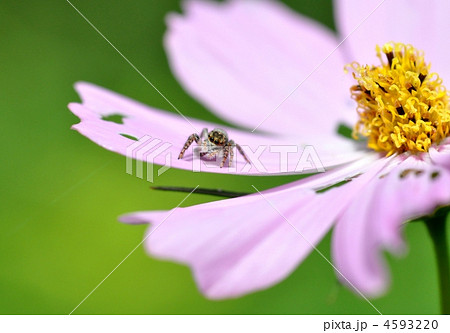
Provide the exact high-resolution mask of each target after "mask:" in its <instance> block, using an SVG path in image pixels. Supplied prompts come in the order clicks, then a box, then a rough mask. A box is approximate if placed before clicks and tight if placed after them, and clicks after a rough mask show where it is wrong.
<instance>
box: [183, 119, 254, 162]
mask: <svg viewBox="0 0 450 333" xmlns="http://www.w3.org/2000/svg"><path fill="white" fill-rule="evenodd" d="M194 141H195V142H196V143H197V144H198V145H199V146H200V147H201V150H200V157H204V158H206V159H208V160H212V159H215V158H216V156H217V155H218V154H219V153H220V152H221V151H222V150H223V159H222V163H220V167H221V168H222V167H223V166H224V164H225V161H226V160H227V158H228V156H230V158H229V159H228V167H231V163H232V162H233V157H234V151H233V149H234V147H236V148H237V150H238V151H239V152H240V153H241V155H242V156H243V157H244V159H245V160H246V161H247V163H250V160H249V159H248V158H247V156H246V155H245V153H244V151H243V150H242V148H241V146H239V145H238V144H237V143H235V142H234V141H233V140H228V134H227V132H225V131H224V130H223V129H221V128H215V129H213V130H212V131H211V132H209V133H208V129H207V128H204V129H203V130H202V133H201V134H200V136H199V135H198V134H196V133H194V134H192V135H190V136H189V138H188V139H187V140H186V143H185V144H184V147H183V149H181V152H180V155H179V156H178V159H180V158H183V156H184V153H185V151H186V150H187V149H188V148H189V146H190V145H191V144H192V142H194Z"/></svg>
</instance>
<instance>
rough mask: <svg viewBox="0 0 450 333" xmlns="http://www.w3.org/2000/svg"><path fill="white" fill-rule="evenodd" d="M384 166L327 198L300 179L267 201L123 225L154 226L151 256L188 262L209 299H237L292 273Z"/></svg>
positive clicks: (220, 204)
mask: <svg viewBox="0 0 450 333" xmlns="http://www.w3.org/2000/svg"><path fill="white" fill-rule="evenodd" d="M386 161H387V160H382V161H380V162H377V163H375V165H372V168H371V170H370V171H369V172H367V173H366V174H364V175H362V176H361V177H359V178H357V179H356V180H354V181H352V182H350V183H349V184H348V185H345V186H341V187H338V188H335V189H331V190H329V191H327V192H325V193H322V194H315V193H314V192H312V191H311V190H308V189H304V188H302V187H301V186H298V184H299V182H296V183H292V184H290V186H283V187H282V188H280V189H279V190H278V191H277V190H274V189H272V190H269V191H265V192H263V196H261V195H260V194H252V195H248V196H245V197H240V198H236V199H229V200H222V201H216V202H212V203H207V204H202V205H198V206H192V207H188V208H178V209H175V210H172V211H171V212H138V213H133V214H129V215H125V216H123V217H121V221H122V222H126V223H152V224H153V227H152V228H151V229H150V230H149V233H150V234H148V239H146V248H147V250H148V251H149V253H150V254H152V255H154V256H156V257H159V258H163V259H170V260H175V261H178V262H182V263H186V264H188V265H189V266H190V267H191V268H192V269H193V272H194V276H195V279H196V281H197V284H198V285H199V288H200V290H201V291H202V292H203V293H204V294H205V295H207V296H208V297H209V298H213V299H221V298H228V297H237V296H240V295H243V294H246V293H249V292H252V291H256V290H260V289H264V288H267V287H269V286H271V285H273V284H275V283H277V282H279V281H280V280H282V279H284V278H285V277H286V276H287V275H288V274H290V273H291V272H292V270H294V269H295V267H296V266H297V265H298V264H299V263H300V262H301V261H302V260H303V259H304V258H305V257H306V256H307V255H308V254H309V253H310V252H311V250H312V249H313V246H314V245H315V244H317V243H318V242H319V241H320V239H321V238H322V237H323V235H324V234H325V233H326V232H327V230H328V229H329V228H330V227H331V225H332V223H333V222H334V220H335V219H336V217H337V216H338V215H339V214H340V213H341V212H342V210H343V209H344V208H345V206H346V205H347V204H348V203H349V202H350V201H351V200H352V199H353V197H354V195H355V194H356V193H359V192H360V191H361V189H362V188H363V187H364V186H365V184H366V183H367V182H368V181H369V180H370V179H371V178H372V177H373V176H374V175H375V174H376V173H377V172H378V171H379V170H380V168H382V167H383V166H384V164H386ZM280 213H281V214H280ZM284 217H285V218H286V220H285V219H284ZM290 223H292V225H290Z"/></svg>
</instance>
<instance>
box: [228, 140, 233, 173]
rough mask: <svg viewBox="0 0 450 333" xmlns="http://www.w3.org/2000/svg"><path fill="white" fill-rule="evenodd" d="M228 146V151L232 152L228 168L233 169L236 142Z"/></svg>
mask: <svg viewBox="0 0 450 333" xmlns="http://www.w3.org/2000/svg"><path fill="white" fill-rule="evenodd" d="M227 145H228V147H229V148H228V150H229V151H230V158H229V159H228V167H229V168H231V165H232V163H233V158H234V142H233V141H231V142H229V143H228V144H227Z"/></svg>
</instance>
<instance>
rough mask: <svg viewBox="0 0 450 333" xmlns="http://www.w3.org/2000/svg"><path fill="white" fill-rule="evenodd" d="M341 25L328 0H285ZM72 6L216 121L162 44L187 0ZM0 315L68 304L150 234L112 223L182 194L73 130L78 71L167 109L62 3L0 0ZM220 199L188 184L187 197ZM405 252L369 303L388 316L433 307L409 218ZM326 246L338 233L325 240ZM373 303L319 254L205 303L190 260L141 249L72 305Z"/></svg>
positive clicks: (251, 309) (191, 180)
mask: <svg viewBox="0 0 450 333" xmlns="http://www.w3.org/2000/svg"><path fill="white" fill-rule="evenodd" d="M285 2H286V3H287V4H288V5H289V6H290V7H291V8H293V9H295V10H296V11H298V12H302V13H304V14H306V15H308V16H311V17H313V18H315V19H317V20H319V21H321V22H323V23H324V24H326V25H328V26H329V27H330V28H334V24H333V14H332V5H331V1H316V0H310V1H294V0H292V1H285ZM73 4H74V5H75V6H76V7H78V9H79V10H80V11H81V12H82V13H83V14H84V15H86V17H87V18H88V19H90V20H91V21H92V23H93V24H94V25H95V26H97V28H98V29H99V30H100V31H101V32H102V33H103V34H104V35H105V36H106V37H107V38H109V39H110V41H111V42H112V43H113V44H114V45H115V46H116V47H117V48H118V49H119V50H120V51H121V52H122V53H123V54H124V55H125V56H126V57H128V58H129V60H130V61H131V62H132V63H133V64H134V65H135V66H136V67H137V68H138V69H139V70H140V71H141V72H142V73H143V74H144V75H145V76H147V77H148V78H149V79H150V80H151V81H152V82H153V83H154V84H155V85H156V86H157V87H158V89H160V90H161V91H162V92H163V93H164V94H165V95H166V96H167V97H168V98H169V100H170V101H172V102H173V103H174V104H175V105H176V106H177V107H178V108H179V109H180V110H182V112H183V113H184V114H185V115H188V116H193V117H198V118H202V119H206V120H210V121H214V122H216V123H221V121H220V120H219V119H217V118H216V117H215V116H213V115H212V114H211V113H210V112H209V111H208V110H206V109H205V108H204V107H203V106H202V105H200V104H199V103H198V102H196V101H195V100H194V99H192V98H191V97H190V96H189V95H188V94H187V93H186V92H185V91H184V90H183V89H182V88H181V86H180V85H179V84H178V83H177V81H176V80H175V78H174V77H173V75H172V73H171V71H170V69H169V67H168V63H167V59H166V56H165V53H164V50H163V47H162V38H163V35H164V31H165V24H164V17H165V16H166V14H167V13H168V12H170V11H180V1H179V0H171V1H168V0H164V1H163V0H148V1H144V0H139V1H109V0H101V1H100V0H96V1H87V0H83V1H81V0H74V1H73ZM0 42H1V46H0V66H1V80H0V110H1V115H2V118H1V132H0V133H1V145H2V147H1V154H2V163H1V164H0V177H1V188H2V190H1V193H2V198H1V201H0V202H1V211H0V220H1V225H0V313H2V314H68V313H70V312H71V311H72V310H73V309H74V308H75V307H76V306H77V305H78V304H79V303H80V302H81V301H82V300H83V299H84V298H85V297H86V296H87V295H88V294H89V293H90V292H91V291H92V289H93V288H94V287H95V286H96V285H97V284H98V283H100V282H101V281H102V280H103V279H104V278H105V277H106V276H107V275H108V274H109V273H110V272H111V271H112V270H113V268H114V267H116V265H118V264H119V262H120V261H121V260H122V259H123V258H124V257H125V256H126V255H127V254H128V253H129V252H130V251H131V250H132V249H133V248H134V247H135V246H136V245H137V244H138V243H139V242H140V241H141V240H142V237H143V234H144V231H145V228H146V227H145V226H129V225H123V224H120V223H119V222H117V216H118V215H120V214H123V213H126V212H132V211H135V210H151V209H170V208H172V207H174V206H176V205H177V204H178V203H179V202H180V201H181V200H182V199H183V198H184V196H185V195H184V194H181V193H161V192H159V193H157V192H154V191H151V190H150V189H149V183H147V182H145V181H144V180H141V179H139V178H136V177H134V176H132V175H128V174H126V172H125V157H123V156H119V155H117V154H114V153H112V152H109V151H106V150H104V149H102V148H100V147H99V146H97V145H95V144H94V143H92V142H90V141H89V140H88V139H86V138H84V137H83V136H81V135H80V134H78V133H77V132H75V131H73V130H71V129H70V127H71V125H72V124H74V123H76V122H78V120H77V118H76V117H75V116H73V115H72V114H71V113H70V112H69V110H68V109H67V104H68V103H69V102H71V101H78V96H77V94H76V93H75V92H74V90H73V84H74V82H76V81H79V80H83V81H89V82H93V83H96V84H98V85H101V86H104V87H107V88H110V89H112V90H114V91H117V92H120V93H122V94H124V95H127V96H130V97H132V98H135V99H137V100H139V101H142V102H144V103H147V104H149V105H151V106H154V107H157V108H161V109H166V110H171V108H170V107H169V105H168V104H167V102H166V101H164V100H163V99H162V98H161V96H159V95H158V94H157V93H156V91H155V90H154V89H153V88H152V87H150V86H149V85H148V84H147V83H146V82H145V81H144V80H143V79H142V78H141V77H140V76H139V75H138V74H137V73H136V72H135V71H134V70H133V69H132V68H131V67H130V65H129V64H127V63H126V62H125V61H124V60H123V59H122V58H121V57H120V56H119V55H118V53H117V52H116V51H114V50H113V48H111V46H110V45H108V44H107V42H106V41H105V40H103V39H102V38H101V37H100V36H99V35H98V34H97V33H96V32H95V31H94V30H93V29H92V28H91V27H90V26H89V25H88V24H87V23H86V22H85V21H84V20H83V19H82V18H81V17H80V15H79V14H78V13H77V12H76V11H75V10H74V9H73V8H72V7H71V6H70V5H69V4H68V3H67V2H66V1H64V0H54V1H49V0H47V1H12V0H10V1H5V0H3V1H1V2H0ZM294 179H296V177H292V176H290V177H242V176H227V175H215V174H192V173H190V172H188V171H180V170H174V169H171V170H169V171H168V172H167V173H165V174H164V176H162V177H160V178H157V179H156V183H155V185H179V186H196V185H197V184H200V186H201V187H217V188H225V189H229V190H235V191H251V187H250V186H251V184H255V186H257V187H258V188H259V189H265V188H270V187H273V186H275V185H278V184H282V183H286V182H289V181H292V180H294ZM211 200H216V198H214V197H208V196H201V195H192V196H190V197H189V198H188V199H187V200H186V202H184V204H183V206H190V205H193V204H197V203H201V202H207V201H211ZM406 238H407V240H408V243H409V247H410V251H409V254H408V255H407V256H406V257H404V258H402V259H395V258H389V263H390V268H391V270H392V276H393V285H392V288H391V290H390V292H389V293H388V294H387V295H386V296H384V297H382V298H379V299H376V300H373V303H374V304H375V306H376V307H377V308H378V309H379V310H380V311H381V312H383V313H384V314H419V313H422V314H431V313H437V312H438V295H437V285H436V269H435V262H434V257H433V253H432V250H431V244H430V241H429V239H428V235H427V234H426V230H425V228H424V227H423V225H422V224H420V223H413V224H410V225H408V227H407V228H406ZM319 249H320V250H321V251H322V252H323V253H324V254H325V255H326V256H327V257H330V235H328V236H327V237H326V238H325V239H324V240H323V241H322V242H321V244H320V245H319ZM228 313H230V314H231V313H233V314H375V313H376V312H375V311H374V310H373V309H372V308H371V306H370V305H369V304H368V303H366V302H365V301H364V300H362V299H361V298H359V297H358V296H356V295H354V294H353V293H351V292H350V291H349V290H347V289H345V288H342V287H339V286H338V284H337V283H336V279H335V275H334V272H333V270H332V268H331V267H330V266H329V264H328V263H327V262H326V261H325V260H323V258H321V257H320V256H319V255H318V254H317V253H314V252H313V253H312V254H311V255H310V256H309V257H308V258H307V259H306V260H305V262H304V263H303V264H302V265H301V266H300V267H299V268H298V269H297V270H296V271H295V272H294V273H293V274H292V275H291V276H290V277H288V278H287V279H286V280H285V281H284V282H282V283H280V284H278V285H276V286H274V287H272V288H270V289H268V290H266V291H262V292H258V293H254V294H251V295H248V296H245V297H242V298H240V299H236V300H226V301H209V300H206V299H205V298H204V297H202V295H201V294H200V293H199V292H198V290H197V288H196V286H195V284H194V282H193V280H192V278H191V273H190V271H189V269H188V268H187V267H184V266H181V265H178V264H174V263H170V262H162V261H158V260H154V259H152V258H150V257H148V256H147V255H146V254H145V252H144V250H143V249H142V247H139V248H138V249H137V250H136V251H135V252H134V253H133V254H132V255H131V256H130V257H129V258H128V259H127V260H126V261H125V262H124V263H123V264H122V265H121V266H120V267H119V268H118V269H117V270H116V271H115V272H114V273H113V274H112V275H111V276H110V277H109V278H108V279H107V280H106V281H105V282H104V283H103V284H102V285H101V286H100V287H99V288H98V289H97V290H96V291H95V292H94V293H92V295H91V296H90V297H89V298H88V299H87V300H86V301H85V302H84V303H83V304H82V305H81V306H80V307H79V308H78V309H77V310H76V311H75V312H74V314H228Z"/></svg>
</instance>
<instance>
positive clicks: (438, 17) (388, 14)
mask: <svg viewBox="0 0 450 333" xmlns="http://www.w3.org/2000/svg"><path fill="white" fill-rule="evenodd" d="M334 3H335V7H336V8H335V13H336V14H335V16H336V22H337V26H338V31H339V33H340V37H341V39H343V38H345V37H346V36H348V35H349V34H350V36H349V37H348V39H347V41H346V42H345V44H344V46H345V47H348V49H349V50H350V56H351V59H349V60H350V61H358V62H360V63H364V64H366V63H367V64H369V65H372V64H378V60H377V59H376V58H375V45H376V44H378V45H383V44H384V43H387V42H390V41H394V42H401V43H404V44H412V45H413V46H414V47H416V48H417V49H419V50H423V51H425V60H426V61H428V62H431V63H432V67H431V70H432V71H433V72H437V73H438V74H439V75H440V76H441V77H442V78H443V79H444V83H445V82H449V81H450V66H448V56H449V54H450V48H449V47H448V32H449V31H450V20H449V19H448V14H449V13H450V2H449V1H428V2H426V3H424V2H423V1H422V0H395V1H383V2H382V1H381V0H367V1H359V0H335V1H334ZM380 3H381V5H380V6H379V7H378V8H377V6H378V5H379V4H380ZM375 8H377V9H376V10H375V11H373V10H374V9H375ZM372 12H373V13H372ZM371 13H372V14H371ZM367 16H369V17H368V18H367V20H366V21H364V22H363V23H362V21H363V20H364V18H366V17H367ZM354 29H356V30H355V31H353V30H354ZM445 80H447V81H445Z"/></svg>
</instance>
